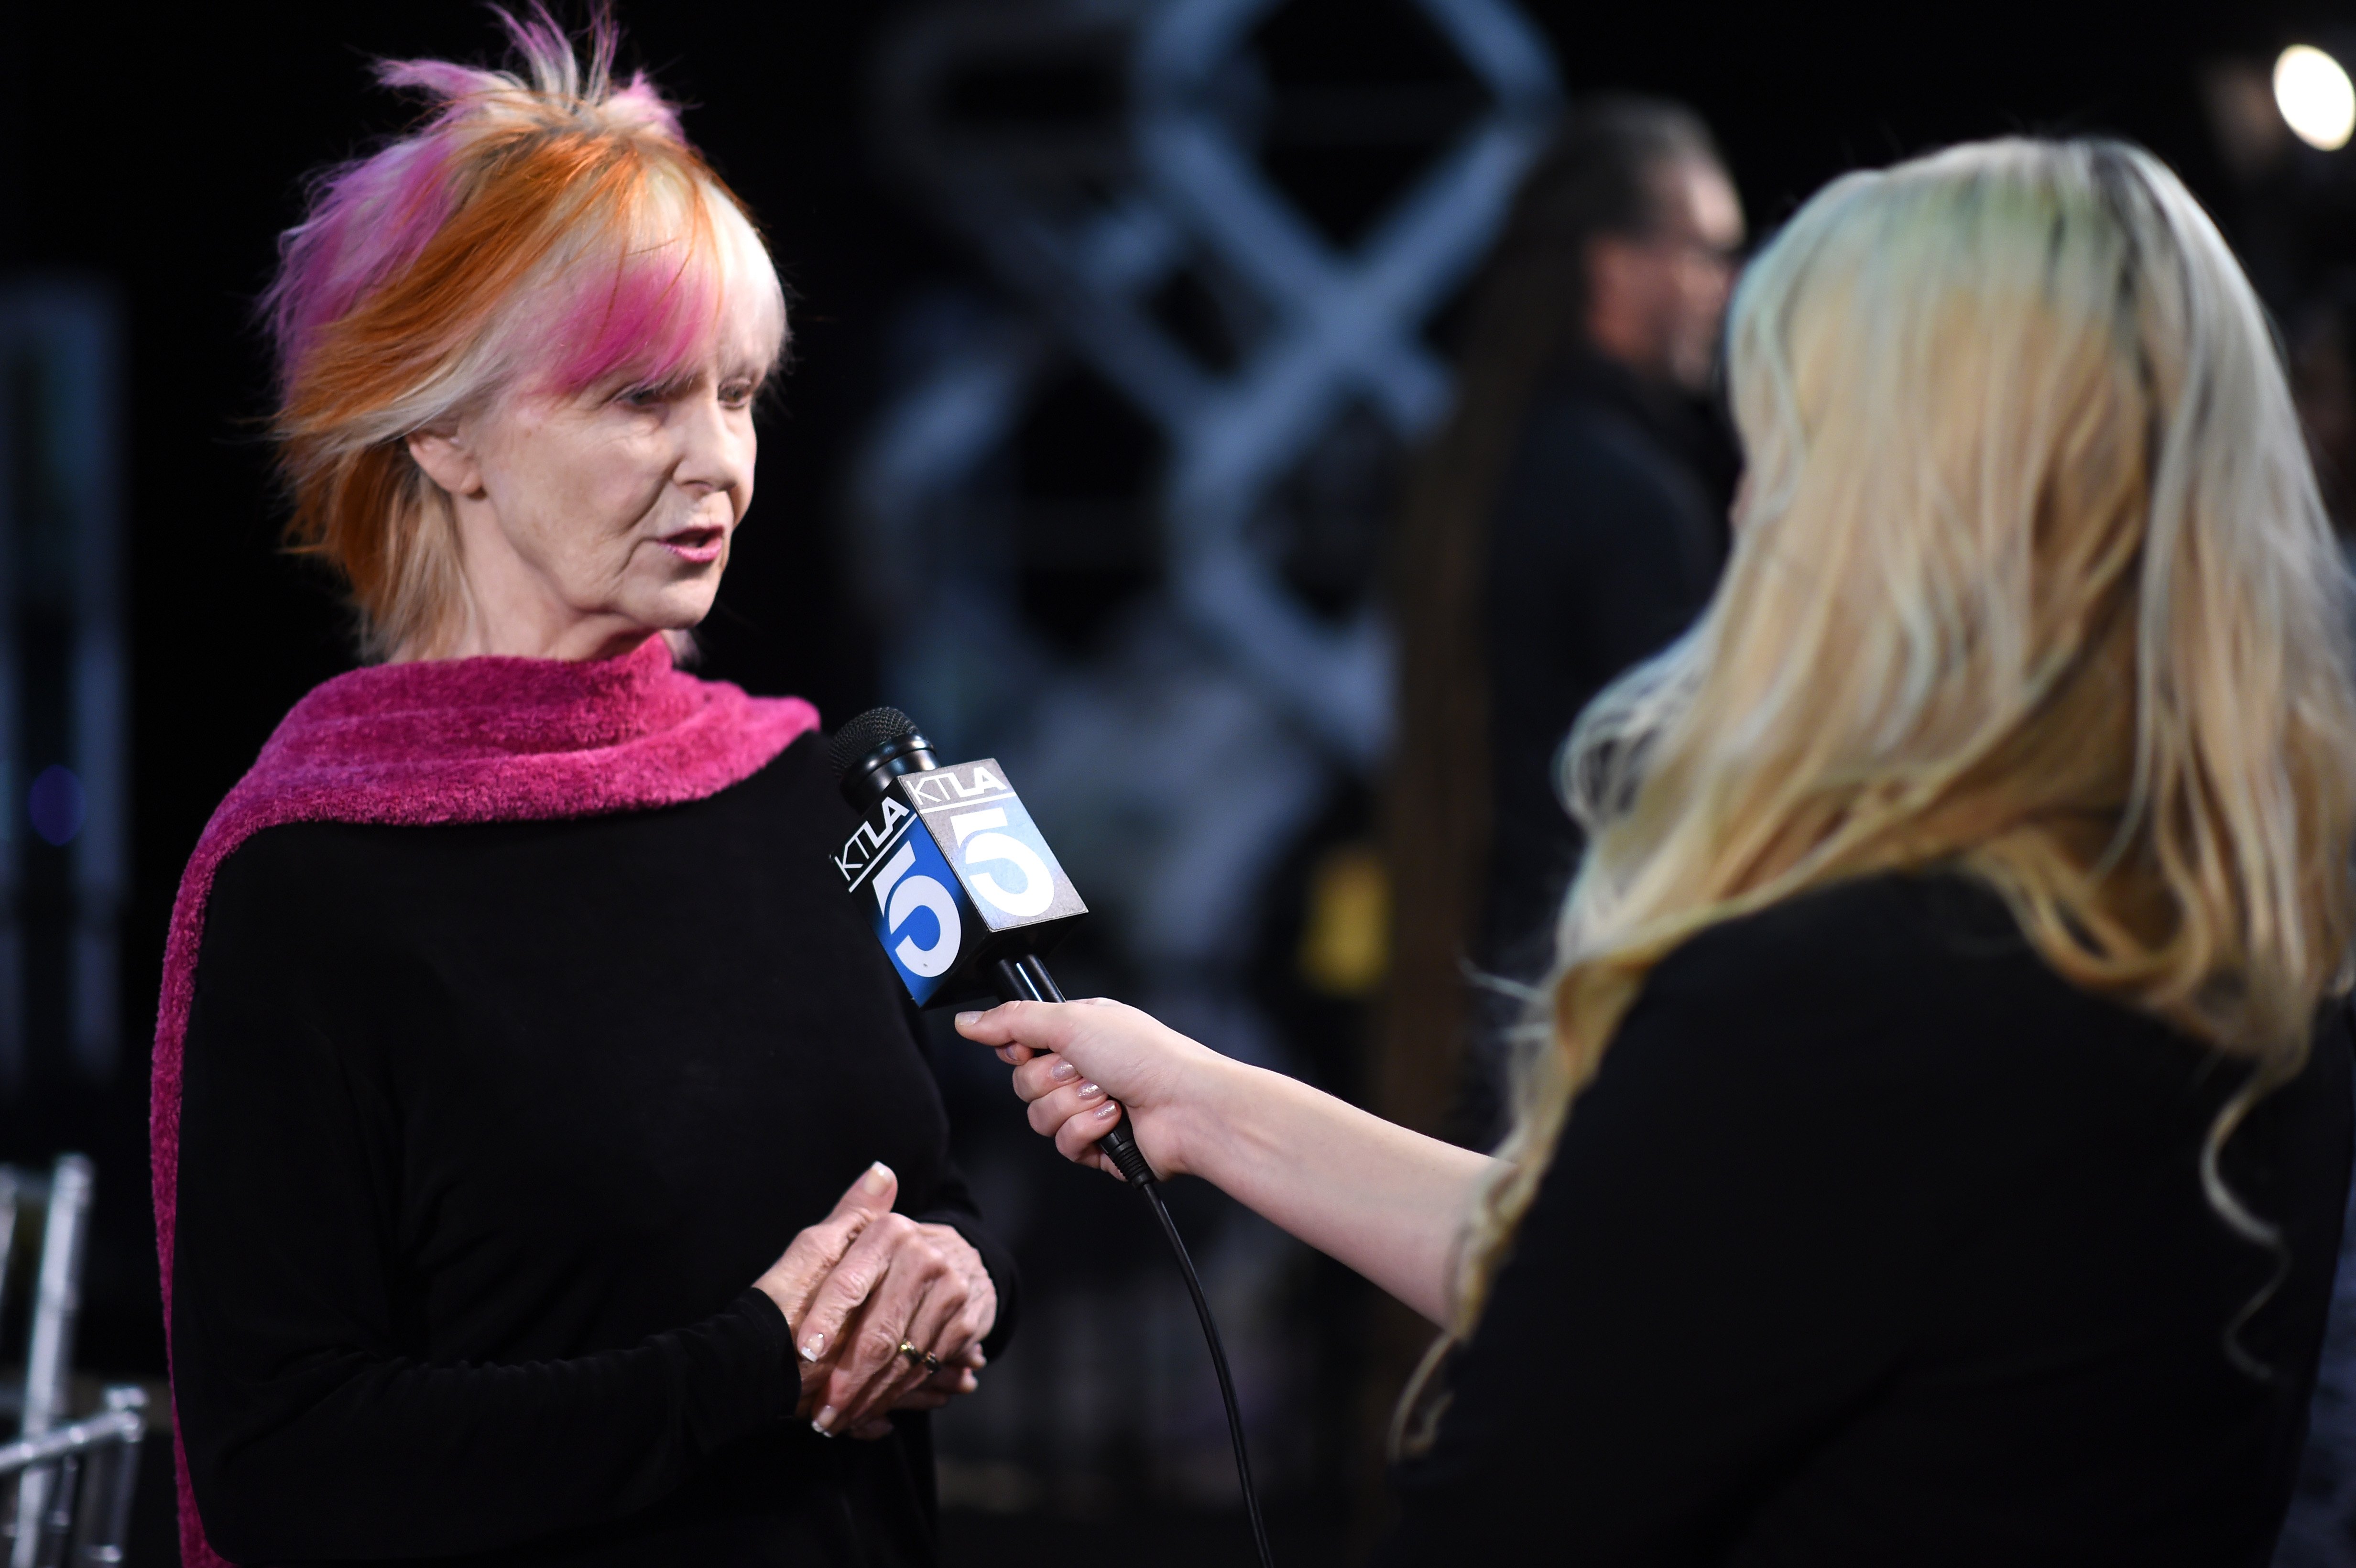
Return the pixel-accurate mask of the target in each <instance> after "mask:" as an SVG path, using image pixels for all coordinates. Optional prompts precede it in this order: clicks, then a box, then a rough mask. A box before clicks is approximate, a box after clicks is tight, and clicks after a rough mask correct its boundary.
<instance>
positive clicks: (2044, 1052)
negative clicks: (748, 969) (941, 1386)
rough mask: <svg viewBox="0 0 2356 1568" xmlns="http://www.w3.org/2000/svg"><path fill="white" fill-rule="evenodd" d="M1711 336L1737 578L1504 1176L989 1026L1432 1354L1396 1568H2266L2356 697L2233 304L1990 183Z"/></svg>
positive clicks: (971, 1025) (1825, 197)
mask: <svg viewBox="0 0 2356 1568" xmlns="http://www.w3.org/2000/svg"><path fill="white" fill-rule="evenodd" d="M1730 375H1731V378H1732V390H1733V397H1734V403H1735V409H1736V413H1737V418H1738V421H1739V423H1740V429H1741V432H1742V436H1743V439H1744V442H1745V443H1746V446H1747V448H1748V451H1749V455H1750V462H1751V469H1750V476H1749V480H1748V483H1747V487H1746V490H1745V494H1744V499H1743V500H1742V502H1741V503H1740V508H1739V509H1740V516H1739V517H1738V519H1737V523H1738V536H1739V537H1738V542H1737V546H1736V549H1735V555H1734V559H1733V561H1732V564H1731V567H1730V573H1729V576H1728V579H1727V581H1726V582H1725V584H1724V586H1723V588H1722V589H1721V591H1720V592H1719V596H1718V598H1717V600H1716V602H1715V603H1713V605H1712V606H1711V608H1710V610H1709V612H1708V614H1707V615H1706V616H1705V617H1704V619H1703V621H1702V623H1701V624H1699V625H1698V626H1697V628H1696V629H1695V630H1694V631H1693V633H1692V634H1691V635H1688V636H1687V638H1686V639H1685V640H1684V641H1683V642H1681V643H1680V644H1678V645H1676V646H1675V647H1674V648H1672V649H1671V650H1670V651H1669V652H1668V653H1667V654H1665V655H1664V656H1662V657H1661V658H1660V659H1658V660H1656V661H1655V663H1654V664H1652V665H1651V666H1649V667H1645V668H1643V669H1641V670H1640V671H1638V672H1637V673H1636V674H1635V675H1633V676H1632V677H1629V678H1627V679H1626V680H1623V681H1622V683H1621V684H1620V685H1618V686H1617V687H1615V688H1612V690H1611V691H1609V692H1608V693H1607V694H1606V695H1605V696H1604V697H1603V698H1602V699H1599V701H1598V702H1597V704H1596V705H1595V706H1594V707H1593V708H1592V709H1590V710H1589V711H1588V712H1587V713H1586V714H1585V715H1584V716H1583V717H1582V718H1581V720H1580V726H1579V728H1578V730H1577V731H1575V734H1574V738H1573V743H1572V746H1571V749H1570V755H1569V763H1568V773H1569V778H1568V781H1567V784H1568V786H1569V789H1570V791H1571V793H1572V795H1573V796H1574V798H1575V801H1576V804H1577V809H1578V810H1579V811H1580V815H1581V816H1583V817H1584V818H1585V820H1586V822H1587V823H1588V825H1589V827H1590V830H1591V833H1592V838H1591V843H1592V848H1591V850H1590V855H1589V857H1588V859H1587V861H1586V864H1585V865H1584V867H1583V868H1582V869H1581V872H1580V877H1579V880H1578V881H1577V883H1576V885H1575V886H1574V888H1573V890H1572V891H1571V894H1570V896H1569V902H1568V906H1567V907H1566V909H1565V911H1564V914H1563V919H1562V924H1561V931H1560V944H1559V953H1558V962H1557V965H1556V967H1555V970H1554V973H1553V975H1552V976H1551V978H1550V981H1549V983H1548V986H1547V991H1546V993H1545V1001H1546V1002H1547V1011H1546V1013H1545V1016H1544V1018H1543V1019H1541V1020H1540V1021H1539V1023H1538V1025H1537V1029H1535V1031H1534V1032H1535V1033H1536V1034H1537V1036H1538V1038H1537V1040H1536V1041H1535V1049H1534V1051H1533V1053H1532V1055H1531V1058H1530V1061H1529V1063H1528V1067H1527V1071H1526V1075H1525V1079H1524V1083H1523V1086H1522V1088H1523V1094H1522V1100H1521V1104H1520V1109H1519V1117H1518V1121H1517V1124H1516V1125H1515V1129H1514V1131H1513V1133H1512V1134H1511V1136H1509V1137H1508V1138H1507V1140H1506V1142H1505V1145H1504V1146H1503V1147H1502V1148H1501V1149H1500V1150H1499V1152H1498V1154H1497V1155H1496V1157H1494V1158H1491V1157H1483V1156H1480V1155H1476V1154H1472V1153H1469V1152H1466V1151H1464V1150H1462V1149H1457V1148H1453V1147H1448V1146H1446V1145H1442V1144H1439V1143H1435V1142H1432V1141H1430V1140H1429V1139H1426V1138H1422V1137H1419V1136H1416V1135H1413V1134H1410V1133H1408V1132H1406V1131H1404V1130H1403V1129H1400V1128H1398V1127H1395V1126H1392V1125H1388V1124H1386V1123H1383V1122H1380V1121H1377V1120H1376V1119H1375V1118H1373V1117H1370V1116H1367V1115H1364V1114H1362V1113H1360V1112H1357V1111H1355V1110H1354V1109H1352V1108H1351V1107H1350V1106H1347V1105H1345V1104H1341V1103H1339V1102H1337V1101H1334V1100H1332V1099H1328V1098H1326V1097H1324V1096H1323V1095H1320V1094H1318V1093H1315V1092H1313V1091H1312V1090H1310V1089H1308V1088H1306V1087H1305V1086H1303V1085H1301V1084H1299V1083H1292V1082H1291V1081H1290V1080H1287V1079H1284V1078H1280V1077H1278V1076H1275V1075H1273V1074H1270V1073H1268V1072H1261V1071H1258V1070H1257V1069H1254V1068H1251V1067H1248V1066H1245V1065H1243V1064H1241V1063H1239V1062H1234V1061H1227V1060H1226V1059H1225V1058H1222V1057H1220V1056H1218V1055H1216V1054H1215V1053H1214V1052H1213V1051H1210V1050H1208V1049H1206V1048H1205V1047H1204V1046H1201V1045H1198V1044H1196V1043H1194V1041H1192V1040H1184V1039H1183V1038H1181V1037H1179V1036H1177V1035H1175V1034H1173V1033H1172V1032H1170V1031H1169V1030H1167V1029H1162V1027H1161V1026H1159V1025H1158V1024H1156V1023H1154V1022H1153V1021H1152V1020H1151V1019H1148V1018H1146V1017H1145V1016H1144V1015H1142V1014H1140V1013H1137V1012H1134V1011H1132V1010H1130V1009H1129V1008H1121V1007H1118V1006H1112V1005H1104V1004H1099V1005H1096V1006H1087V1005H1072V1006H1065V1007H1048V1006H1042V1005H1038V1004H1015V1005H1012V1006H1009V1007H1006V1008H1000V1009H997V1010H996V1011H993V1012H990V1013H986V1014H981V1015H979V1016H969V1017H967V1018H965V1019H961V1020H960V1022H961V1027H962V1028H963V1029H965V1031H966V1032H967V1033H968V1034H969V1036H971V1037H972V1038H974V1039H976V1040H980V1041H982V1042H984V1043H986V1044H990V1045H993V1046H997V1047H999V1048H1001V1052H1002V1053H1003V1054H1004V1055H1005V1056H1006V1058H1007V1059H1008V1060H1009V1061H1012V1062H1014V1063H1015V1064H1016V1072H1015V1086H1016V1090H1017V1092H1018V1093H1021V1094H1022V1095H1023V1098H1024V1099H1026V1100H1028V1101H1029V1102H1030V1115H1031V1120H1032V1124H1033V1126H1034V1127H1036V1128H1038V1129H1039V1130H1040V1131H1042V1132H1047V1133H1052V1134H1053V1135H1054V1136H1055V1139H1056V1142H1057V1145H1058V1147H1060V1148H1062V1149H1063V1151H1064V1152H1065V1153H1066V1155H1068V1156H1070V1157H1074V1158H1078V1159H1088V1160H1093V1161H1095V1162H1096V1163H1098V1164H1099V1165H1100V1166H1101V1165H1102V1163H1103V1162H1102V1161H1101V1160H1098V1159H1097V1158H1096V1157H1095V1156H1094V1155H1093V1154H1092V1152H1091V1146H1092V1144H1093V1142H1094V1140H1095V1139H1096V1138H1097V1137H1098V1136H1101V1133H1102V1131H1103V1129H1104V1128H1105V1127H1107V1126H1108V1125H1111V1124H1112V1123H1113V1122H1114V1121H1116V1120H1118V1118H1119V1112H1118V1111H1117V1110H1116V1109H1114V1108H1113V1107H1112V1106H1111V1104H1110V1103H1109V1100H1110V1098H1117V1099H1118V1100H1119V1101H1120V1102H1122V1103H1125V1104H1126V1105H1127V1107H1128V1110H1129V1114H1130V1115H1131V1116H1132V1117H1133V1118H1134V1124H1135V1128H1136V1134H1137V1136H1138V1139H1139V1141H1140V1143H1141V1145H1142V1146H1143V1147H1144V1148H1145V1150H1146V1152H1147V1154H1148V1155H1149V1156H1150V1157H1151V1158H1152V1159H1153V1160H1154V1162H1155V1164H1156V1165H1157V1166H1158V1167H1160V1168H1163V1169H1165V1170H1167V1171H1169V1172H1171V1173H1173V1174H1175V1173H1179V1172H1190V1173H1193V1174H1195V1175H1199V1176H1202V1177H1204V1178H1205V1179H1209V1180H1211V1181H1213V1182H1215V1183H1216V1184H1217V1185H1218V1186H1220V1187H1222V1188H1224V1189H1226V1190H1227V1191H1229V1192H1231V1193H1233V1194H1235V1195H1236V1196H1237V1197H1238V1198H1240V1199H1241V1200H1244V1201H1245V1202H1247V1203H1248V1204H1250V1205H1251V1206H1253V1207H1254V1208H1256V1209H1257V1210H1258V1211H1260V1212H1261V1213H1262V1214H1264V1215H1266V1216H1268V1217H1269V1219H1271V1220H1273V1221H1276V1222H1277V1223H1279V1224H1280V1225H1282V1226H1284V1227H1286V1228H1287V1229H1289V1230H1290V1231H1291V1232H1293V1233H1295V1234H1296V1235H1299V1236H1301V1237H1302V1238H1303V1239H1304V1240H1306V1241H1308V1242H1310V1243H1312V1244H1314V1245H1316V1246H1318V1247H1321V1248H1323V1250H1325V1251H1326V1252H1328V1253H1332V1254H1333V1255H1334V1256H1335V1257H1337V1258H1340V1259H1342V1260H1343V1261H1344V1262H1345V1263H1348V1264H1352V1265H1353V1266H1355V1267H1356V1268H1357V1269H1359V1270H1360V1271H1361V1272H1362V1273H1364V1274H1365V1275H1367V1276H1368V1277H1369V1278H1371V1279H1372V1280H1374V1281H1375V1282H1376V1284H1378V1285H1382V1286H1383V1287H1384V1288H1386V1289H1387V1290H1389V1291H1391V1292H1392V1293H1393V1294H1395V1295H1396V1296H1398V1297H1399V1298H1400V1299H1402V1300H1404V1301H1406V1302H1408V1304H1410V1305H1412V1306H1414V1307H1417V1308H1418V1309H1419V1310H1420V1311H1422V1312H1423V1313H1425V1314H1426V1315H1427V1316H1429V1317H1430V1318H1431V1319H1432V1320H1433V1321H1434V1322H1436V1323H1439V1324H1441V1325H1444V1326H1445V1327H1446V1328H1447V1330H1448V1334H1447V1336H1446V1338H1445V1339H1443V1341H1442V1343H1443V1345H1445V1346H1448V1347H1450V1348H1451V1353H1449V1354H1447V1355H1446V1356H1445V1357H1444V1359H1443V1358H1435V1364H1434V1365H1433V1367H1432V1368H1431V1369H1430V1371H1431V1376H1430V1378H1429V1379H1428V1380H1427V1381H1426V1383H1425V1385H1424V1388H1423V1390H1422V1391H1421V1393H1420V1395H1419V1398H1418V1399H1417V1400H1415V1401H1414V1402H1413V1403H1411V1404H1410V1405H1409V1406H1408V1409H1407V1410H1406V1411H1405V1412H1404V1413H1403V1421H1402V1430H1401V1434H1400V1435H1401V1438H1402V1441H1403V1445H1404V1447H1405V1448H1406V1449H1407V1451H1408V1459H1407V1461H1406V1463H1405V1464H1404V1465H1403V1466H1402V1467H1401V1470H1400V1473H1399V1486H1400V1489H1401V1493H1402V1499H1403V1503H1404V1512H1403V1517H1402V1520H1401V1522H1400V1524H1399V1526H1398V1531H1397V1532H1396V1533H1395V1534H1394V1536H1393V1537H1392V1539H1391V1540H1390V1541H1389V1542H1388V1544H1387V1548H1386V1549H1385V1551H1384V1552H1383V1554H1382V1561H1384V1562H1385V1563H1399V1564H1405V1563H1441V1562H1465V1563H1472V1562H1501V1561H1506V1560H1508V1559H1507V1558H1506V1557H1505V1555H1503V1554H1504V1553H1505V1552H1507V1551H1509V1550H1511V1549H1513V1548H1515V1547H1517V1546H1525V1545H1527V1544H1529V1543H1532V1542H1536V1541H1543V1542H1546V1543H1548V1545H1547V1560H1550V1561H1551V1560H1555V1559H1556V1558H1559V1560H1561V1561H1565V1562H1575V1563H1581V1564H1586V1565H1595V1564H1605V1563H1809V1564H1814V1565H1816V1568H1824V1565H1826V1564H1845V1563H1856V1564H1868V1563H1871V1564H1890V1563H1907V1564H1924V1563H1974V1564H1986V1563H2006V1564H2020V1563H2071V1564H2086V1563H2136V1564H2153V1563H2264V1562H2265V1559H2266V1556H2267V1553H2268V1550H2269V1547H2270V1544H2271V1542H2272V1540H2273V1537H2274V1534H2275V1532H2276V1529H2277V1528H2278V1525H2279V1521H2280V1519H2281V1516H2282V1511H2283V1509H2284V1506H2285V1503H2286V1496H2287V1488H2288V1486H2289V1482H2290V1477H2291V1475H2292V1470H2293V1467H2294V1465H2295V1463H2296V1460H2297V1452H2298V1446H2299V1440H2300V1435H2301V1431H2302V1424H2303V1420H2304V1411H2305V1407H2306V1401H2307V1394H2308V1390H2309V1388H2310V1386H2311V1385H2312V1382H2313V1379H2314V1371H2315V1362H2316V1357H2317V1353H2318V1343H2319V1337H2320V1333H2321V1327H2322V1321H2323V1316H2324V1308H2325V1305H2326V1301H2327V1298H2328V1296H2329V1289H2330V1284H2331V1273H2332V1263H2333V1258H2334V1255H2335V1253H2336V1252H2337V1249H2338V1240H2339V1229H2340V1208H2341V1200H2342V1197H2343V1195H2344V1193H2345V1191H2346V1189H2347V1184H2348V1177H2349V1162H2350V1121H2351V1107H2350V1083H2349V1060H2348V1058H2349V1053H2350V1049H2351V1046H2350V1040H2349V1035H2348V1032H2347V1028H2346V1025H2345V1023H2344V1021H2343V1019H2344V1006H2343V1004H2342V1003H2341V1001H2340V999H2339V998H2340V991H2341V989H2342V987H2343V986H2344V984H2345V978H2344V972H2343V966H2344V964H2345V962H2346V959H2347V955H2348V948H2349V940H2350V929H2351V918H2350V917H2351V890H2350V876H2349V860H2350V840H2351V827H2356V696H2352V695H2351V687H2350V676H2349V669H2350V653H2349V648H2348V645H2347V640H2346V637H2345V635H2344V627H2343V615H2344V612H2345V605H2344V604H2343V602H2342V599H2343V583H2342V578H2341V573H2340V568H2339V566H2338V563H2337V561H2336V560H2335V559H2334V556H2333V553H2332V549H2331V544H2330V540H2329V537H2328V535H2327V533H2326V530H2325V527H2324V521H2323V516H2322V512H2321V510H2320V508H2319V506H2318V504H2317V499H2316V493H2315V485H2314V481H2313V478H2312V476H2311V475H2310V473H2309V471H2308V464H2307V462H2306V459H2305V457H2304V455H2303V454H2302V452H2301V448H2300V445H2299V437H2298V432H2297V427H2296V425H2295V423H2294V421H2293V419H2292V413H2291V407H2290V400H2289V397H2288V394H2287V392H2286V388H2285V385H2284V379H2283V374H2282V370H2281V368H2280V366H2279V365H2278V363H2277V361H2276V355H2275V350H2274V347H2273V344H2272V342H2271V340H2270V338H2269V336H2268V334H2267V328H2266V324H2265V319H2264V316H2263V315H2262V314H2261V312H2260V309H2259V306H2258V304H2257V302H2256V300H2255V299H2254V296H2253V295H2252V293H2251V291H2250V288H2249V285H2248V283H2246V281H2245V280H2244V278H2243V276H2242V274H2241V272H2240V271H2239V270H2238V269H2237V268H2236V266H2235V265H2234V263H2233V259H2232V257H2231V255H2230V254H2229V253H2228V251H2227V250H2226V248H2225V246H2224V243H2223V242H2222V240H2221V239H2220V238H2219V236H2218V234H2217V232H2216V230H2215V229H2214V228H2213V227H2212V226H2211V224H2210V222H2209V220H2208V219H2206V218H2205V217H2204V216H2203V215H2202V214H2201V210H2200V209H2199V208H2198V207H2197V206H2196V205H2195V204H2194V202H2193V201H2192V199H2191V197H2190V196H2189V195H2188V194H2187V193H2186V192H2185V190H2184V188H2183V187H2182V186H2181V185H2179V183H2178V182H2177V180H2176V179H2175V177H2174V176H2172V175H2170V174H2169V172H2168V170H2167V169H2165V168H2164V167H2162V166H2161V165H2159V164H2158V163H2157V162H2155V161H2154V160H2152V159H2151V158H2149V157H2148V156H2147V155H2143V154H2141V153H2139V152H2136V151H2135V150H2133V149H2131V148H2127V147H2124V146H2120V145H2116V144H2107V143H2101V142H2080V143H2069V144H2050V143H2039V142H2028V141H2011V142H2001V143H1992V144H1983V145H1976V146H1968V147H1961V148H1957V149H1954V150H1953V151H1951V152H1948V153H1944V154H1943V155H1938V156H1936V157H1932V158H1926V159H1923V160H1922V161H1919V162H1916V163H1912V164H1908V165H1903V166H1901V167H1899V168H1896V169H1892V170H1890V171H1889V172H1887V173H1879V174H1858V175H1853V176H1848V177H1847V178H1845V179H1843V180H1841V181H1839V182H1837V183H1836V184H1835V185H1833V186H1832V187H1829V188H1828V189H1826V191H1825V192H1823V193H1822V194H1821V195H1819V196H1818V197H1815V200H1813V201H1811V202H1810V203H1809V204H1808V205H1807V206H1806V207H1805V208H1804V209H1803V210H1802V211H1801V212H1800V213H1799V214H1798V215H1797V216H1796V217H1795V218H1794V219H1793V221H1792V223H1791V224H1790V226H1789V227H1788V228H1787V229H1785V230H1784V232H1783V234H1782V235H1781V236H1780V237H1779V238H1778V239H1777V240H1775V241H1774V242H1773V243H1772V245H1771V246H1770V247H1769V248H1768V249H1767V251H1765V252H1764V253H1763V254H1762V256H1761V257H1760V259H1759V261H1757V263H1756V264H1755V265H1754V266H1753V267H1752V268H1751V272H1750V273H1749V275H1748V276H1747V277H1746V278H1745V280H1744V282H1743V283H1742V286H1741V289H1740V293H1739V295H1738V298H1737V300H1736V304H1735V306H1734V311H1733V315H1732V319H1731V323H1730ZM1108 1097H1109V1098H1108Z"/></svg>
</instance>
